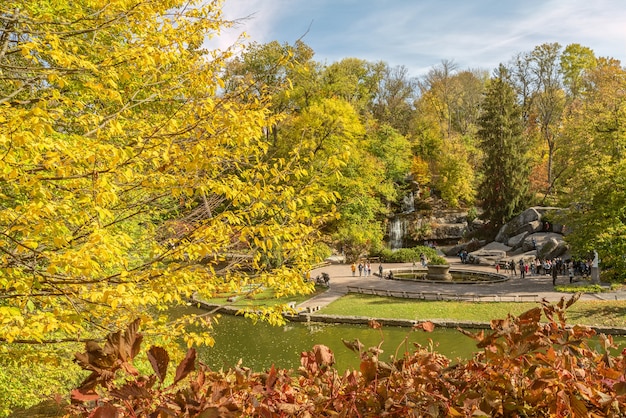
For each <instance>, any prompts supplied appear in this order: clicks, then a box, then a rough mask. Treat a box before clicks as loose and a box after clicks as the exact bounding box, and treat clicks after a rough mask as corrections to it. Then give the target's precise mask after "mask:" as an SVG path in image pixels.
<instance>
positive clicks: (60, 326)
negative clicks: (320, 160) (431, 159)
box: [0, 0, 342, 345]
mask: <svg viewBox="0 0 626 418" xmlns="http://www.w3.org/2000/svg"><path fill="white" fill-rule="evenodd" d="M0 13H2V14H3V15H4V16H13V14H17V16H16V19H15V23H14V24H12V25H11V26H10V27H6V28H4V30H5V31H9V32H10V36H9V37H10V38H11V39H13V41H11V42H9V44H8V49H6V50H3V49H1V48H0V72H1V73H2V74H3V77H2V78H1V80H0V121H1V123H0V155H2V159H1V160H0V201H1V205H0V228H1V230H2V234H1V235H0V246H1V250H2V251H1V252H0V295H1V296H2V299H0V324H2V326H1V327H0V345H1V344H3V343H13V342H15V341H18V340H19V341H22V342H51V341H59V340H64V339H71V338H77V337H78V336H80V338H98V337H100V336H102V335H104V334H107V333H108V331H109V330H111V329H114V328H116V327H119V326H124V325H125V324H126V323H128V322H130V321H132V320H133V319H135V318H136V317H140V318H142V327H144V329H148V330H149V331H152V332H153V333H154V334H158V333H163V334H165V335H167V338H174V337H175V336H176V334H177V333H178V334H179V333H181V332H183V330H184V328H183V327H179V326H178V322H176V323H170V322H168V319H167V318H166V317H165V316H159V315H154V316H152V315H149V314H148V313H147V312H151V313H152V312H159V311H163V310H165V309H167V308H169V307H171V306H176V305H184V304H185V303H186V301H187V298H188V297H189V296H190V295H192V294H193V293H194V292H196V291H199V290H203V289H215V288H217V287H220V286H230V287H231V288H233V289H235V290H236V289H238V288H240V287H241V286H243V285H245V284H246V283H258V284H262V285H267V286H273V287H275V288H276V289H277V292H278V293H279V294H293V293H295V292H307V291H308V290H309V289H308V287H307V285H306V284H305V283H303V282H302V280H301V279H300V275H299V272H300V271H305V270H307V269H308V267H309V266H310V265H311V263H312V262H313V261H314V260H313V254H312V250H311V246H310V245H308V244H309V243H310V241H311V239H312V238H313V237H314V234H315V233H316V227H317V226H318V225H319V224H320V222H321V221H322V220H323V219H325V218H330V217H333V216H334V215H335V214H334V213H332V212H330V213H325V214H324V215H312V213H315V212H312V211H310V210H309V208H310V206H311V205H313V204H314V202H316V201H329V202H333V201H335V200H336V196H334V195H333V194H331V193H328V192H324V191H323V190H322V189H321V188H319V187H317V185H316V184H307V185H305V186H304V187H303V186H302V185H299V186H298V187H297V188H296V187H294V185H295V184H298V183H299V182H298V180H299V179H300V178H301V177H302V176H304V175H306V174H307V172H306V169H303V168H301V167H299V165H298V162H297V161H295V160H293V159H287V158H281V159H272V157H271V156H269V155H267V151H268V149H269V148H270V144H269V143H268V142H267V141H268V139H267V138H266V136H265V135H264V131H263V129H264V127H265V126H268V125H270V126H271V125H272V124H273V123H274V122H275V118H279V117H280V116H277V117H273V116H272V117H270V116H268V115H269V114H270V113H269V111H268V109H267V108H266V106H267V105H266V104H267V103H269V100H266V99H263V98H260V99H261V100H259V101H257V102H256V103H243V102H242V101H241V100H239V94H240V92H238V91H235V92H231V93H228V94H223V93H219V92H221V91H223V87H224V83H223V81H222V80H221V73H222V69H223V67H224V64H225V61H224V60H225V59H227V58H228V57H229V56H230V55H231V53H232V51H229V50H227V51H222V53H209V54H207V53H206V51H204V50H203V49H201V45H202V44H203V42H204V40H205V39H207V38H210V37H212V36H214V35H216V34H217V33H218V32H219V31H220V30H221V29H222V28H224V27H227V26H230V25H231V22H227V21H224V20H223V19H222V17H221V1H209V2H208V3H206V4H203V3H201V2H199V1H191V2H189V1H182V0H163V1H154V2H143V1H139V0H107V1H104V0H92V1H83V0H79V1H70V0H57V1H54V2H50V1H45V0H16V1H13V2H10V4H9V3H5V4H4V5H2V6H0ZM18 68H19V71H18V70H16V69H18ZM329 164H332V165H334V166H340V165H342V157H339V156H334V157H333V158H331V159H329ZM296 196H303V198H302V199H300V198H298V199H296ZM322 216H323V217H324V218H323V217H322ZM173 219H176V220H177V221H178V223H176V225H178V227H172V225H173V224H172V223H170V221H171V220H173ZM250 271H252V274H251V273H250ZM266 318H267V319H269V320H271V321H276V320H277V319H276V318H277V314H276V313H275V312H273V313H268V314H267V315H266ZM187 342H188V343H191V344H198V343H204V344H211V343H212V340H211V338H210V336H207V335H195V334H190V335H188V336H187Z"/></svg>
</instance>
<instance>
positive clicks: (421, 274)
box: [391, 266, 509, 284]
mask: <svg viewBox="0 0 626 418" xmlns="http://www.w3.org/2000/svg"><path fill="white" fill-rule="evenodd" d="M445 267H449V270H448V274H449V275H450V277H449V278H448V277H440V276H435V277H434V278H431V276H429V274H428V271H427V270H426V269H423V268H419V269H411V268H408V269H407V268H405V269H392V270H391V271H392V272H393V280H408V281H414V282H420V283H450V284H479V283H499V282H504V281H506V280H509V277H508V276H505V275H503V274H498V273H489V272H479V271H469V270H462V269H454V268H450V266H445Z"/></svg>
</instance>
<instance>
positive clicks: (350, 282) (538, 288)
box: [298, 257, 626, 309]
mask: <svg viewBox="0 0 626 418" xmlns="http://www.w3.org/2000/svg"><path fill="white" fill-rule="evenodd" d="M447 259H448V261H449V263H450V267H451V269H453V270H469V271H479V272H490V273H495V268H494V267H491V266H483V265H470V264H461V262H460V261H459V259H458V258H457V257H447ZM412 266H413V264H412V263H383V269H384V273H383V274H384V275H385V274H386V272H387V271H388V270H389V269H398V268H411V267H412ZM375 271H376V272H378V264H372V275H371V276H367V277H364V276H361V277H359V275H358V274H359V273H358V271H357V272H356V276H355V277H354V276H352V271H351V269H350V265H349V264H331V265H328V266H325V267H321V268H318V269H315V270H313V271H312V272H311V277H316V276H317V275H318V274H320V273H321V272H326V273H328V274H329V275H330V289H329V290H328V291H326V292H324V293H322V294H320V295H318V296H315V297H313V298H311V299H309V300H307V301H305V302H303V303H301V304H300V305H298V308H302V309H310V308H318V307H319V308H322V307H324V306H326V305H328V304H329V303H331V302H332V301H334V300H336V299H338V298H340V297H342V296H343V295H346V294H347V293H348V287H349V286H350V287H359V288H364V289H370V290H375V291H377V292H379V293H383V292H385V291H387V290H389V291H392V292H403V291H404V292H416V293H417V292H430V293H433V292H435V293H436V292H440V293H442V294H459V295H482V296H485V297H488V296H494V300H498V299H506V300H511V299H513V298H515V297H521V299H524V300H529V299H530V300H531V301H532V300H534V298H531V297H532V296H534V295H536V296H537V297H536V299H537V300H541V299H546V300H548V301H552V302H555V301H558V300H560V299H561V298H562V297H565V298H568V297H570V296H571V294H569V293H559V292H556V291H555V290H554V287H553V286H552V277H551V276H548V275H530V274H529V275H527V276H526V277H525V278H524V279H521V278H520V276H519V273H518V275H517V276H514V275H512V274H511V275H507V274H504V276H508V277H509V279H508V280H505V281H503V282H498V283H473V284H454V283H420V282H415V281H406V280H386V279H381V278H380V277H378V276H377V275H374V272H375ZM578 279H579V280H580V278H578ZM568 282H569V278H568V277H567V276H559V277H558V279H557V284H568ZM575 283H576V281H575ZM582 283H585V284H586V283H587V282H584V281H583V282H582ZM524 296H526V297H527V298H524ZM624 299H626V291H623V290H621V291H612V292H603V293H588V294H583V295H582V296H581V300H624Z"/></svg>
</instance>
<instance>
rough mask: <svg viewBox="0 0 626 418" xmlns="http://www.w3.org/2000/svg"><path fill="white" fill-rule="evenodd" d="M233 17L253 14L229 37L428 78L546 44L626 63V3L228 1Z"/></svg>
mask: <svg viewBox="0 0 626 418" xmlns="http://www.w3.org/2000/svg"><path fill="white" fill-rule="evenodd" d="M224 14H225V17H226V18H228V19H235V18H244V17H250V18H249V19H247V20H245V21H242V26H240V27H239V28H237V29H236V30H230V31H228V32H226V33H225V35H224V36H223V37H221V39H219V41H218V44H219V45H220V46H228V45H231V44H232V43H233V42H234V41H235V39H236V36H237V35H238V34H239V33H241V32H243V31H245V32H247V33H248V35H249V36H250V40H252V41H257V42H261V43H264V42H270V41H272V40H278V41H279V42H289V43H293V42H294V41H295V40H296V39H298V38H299V37H300V36H302V35H303V34H304V33H305V32H306V31H307V29H308V28H309V25H311V24H312V26H311V28H310V31H309V32H308V33H306V36H305V37H304V39H303V40H304V42H306V43H307V44H308V45H309V46H311V48H313V50H314V51H315V53H316V59H317V60H318V61H321V62H328V63H330V62H333V61H338V60H340V59H342V58H345V57H357V58H362V59H366V60H369V61H379V60H382V61H386V62H388V63H389V64H390V65H393V66H395V65H405V66H406V67H408V68H409V69H410V71H411V73H412V74H413V75H421V74H424V73H425V72H426V71H427V70H428V69H429V68H431V67H432V66H434V65H437V64H439V63H440V62H441V61H442V60H444V59H445V60H453V61H454V62H456V63H457V64H458V65H459V66H460V67H461V68H485V69H488V70H492V69H493V68H495V67H496V66H497V65H498V64H499V63H500V62H507V61H508V60H509V59H510V58H511V57H513V56H514V55H515V54H517V53H520V52H526V51H530V50H532V49H533V48H534V47H535V46H537V45H540V44H543V43H551V42H559V43H560V44H561V45H562V46H566V45H568V44H570V43H580V44H582V45H584V46H588V47H589V48H591V49H593V50H594V51H595V52H596V54H597V55H600V56H611V57H614V58H617V59H620V60H622V61H625V60H626V3H624V0H594V1H593V2H591V1H589V0H527V1H525V2H508V1H500V0H471V1H468V0H419V1H417V0H392V1H385V2H383V1H380V0H358V1H357V0H226V2H225V7H224Z"/></svg>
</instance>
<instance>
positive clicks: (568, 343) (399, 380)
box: [72, 297, 626, 417]
mask: <svg viewBox="0 0 626 418" xmlns="http://www.w3.org/2000/svg"><path fill="white" fill-rule="evenodd" d="M576 300H577V297H573V298H571V299H569V300H567V301H566V300H564V299H562V300H561V301H560V302H559V303H557V304H550V303H547V302H545V301H544V302H542V304H541V306H540V307H537V308H534V309H531V310H529V311H528V312H526V313H524V314H522V315H520V316H518V317H512V316H509V317H508V318H505V319H501V320H494V321H492V330H491V331H490V332H484V331H481V332H477V333H471V332H468V331H463V330H461V332H462V333H464V334H465V335H467V336H469V337H471V338H472V339H474V340H475V341H476V342H477V346H478V348H479V349H480V351H478V352H477V353H476V354H475V356H474V357H473V358H472V359H470V360H468V361H466V362H460V363H458V364H451V362H450V360H449V359H447V358H446V357H445V356H442V355H440V354H437V353H436V352H433V351H432V350H430V349H427V348H424V347H422V346H420V345H417V346H416V347H415V351H413V352H408V350H407V352H405V353H404V354H403V355H401V356H397V355H396V356H392V357H391V359H390V361H389V362H385V361H382V360H380V359H379V355H380V353H382V350H381V348H380V347H381V345H382V342H381V344H379V345H378V347H372V348H369V349H365V348H364V346H363V344H361V343H360V342H359V341H358V340H356V341H353V342H349V341H344V344H345V345H346V347H348V348H350V349H351V350H353V351H355V352H356V353H357V354H358V355H359V356H360V358H361V366H360V371H355V370H353V371H346V372H345V373H343V374H339V373H338V371H337V370H336V369H335V368H334V367H333V365H334V356H333V353H332V352H331V351H330V350H329V349H328V347H325V346H322V345H316V346H315V347H314V348H313V350H312V351H310V352H304V353H302V355H301V366H300V368H299V369H298V370H297V373H294V372H293V371H287V370H278V369H275V368H274V367H272V368H271V369H270V370H269V371H267V372H264V373H254V372H251V371H250V370H249V369H246V368H242V367H239V366H238V367H235V368H233V369H230V370H226V371H220V372H213V371H211V370H209V369H208V368H207V367H206V366H205V365H203V364H202V363H199V362H198V366H197V370H195V364H196V361H195V351H193V350H190V351H189V352H188V354H187V356H186V357H185V359H184V360H183V361H182V362H181V364H180V365H179V366H178V368H177V369H176V374H175V377H174V381H173V383H172V384H171V385H169V386H164V385H163V382H164V380H165V375H166V373H167V365H168V363H169V356H168V355H167V353H166V352H165V350H163V349H160V348H157V347H152V348H151V349H150V350H149V354H148V358H149V359H150V364H152V367H153V369H154V374H153V375H150V376H139V375H138V374H137V373H136V371H135V370H134V368H133V367H130V366H129V365H127V362H130V361H132V358H133V357H134V355H135V354H136V351H135V350H134V347H136V345H135V343H136V342H137V341H140V337H139V335H138V334H137V333H136V329H135V326H134V325H131V327H129V330H127V331H126V333H124V334H123V337H124V338H122V335H121V334H120V335H118V336H117V337H114V338H110V339H109V341H107V345H105V347H104V348H102V349H101V350H98V349H96V347H94V346H93V344H90V345H88V346H87V347H86V352H85V353H79V354H77V355H76V358H77V361H78V362H79V363H80V364H81V365H82V366H83V367H84V368H85V369H86V370H90V371H91V372H92V374H91V375H90V377H89V378H87V379H86V380H85V382H83V385H81V387H80V388H78V389H77V390H76V391H74V394H73V400H74V405H73V407H72V411H73V412H74V413H81V414H83V415H84V416H93V417H95V416H99V417H114V416H146V417H167V416H189V417H231V416H262V417H291V416H293V417H331V416H332V417H344V416H360V417H379V416H388V417H439V416H459V417H469V416H480V415H483V416H496V417H525V416H533V417H544V416H545V417H547V416H555V417H560V416H571V417H589V416H594V417H609V416H623V414H624V412H626V398H625V396H626V379H625V377H624V376H625V371H626V362H625V358H624V354H626V353H625V352H622V353H620V354H619V355H616V356H615V355H613V354H611V352H610V351H609V349H610V348H614V346H613V342H612V339H611V338H610V337H607V336H603V335H600V336H598V337H597V338H598V340H599V342H600V347H601V348H600V351H596V350H594V349H592V348H591V347H590V345H589V339H590V338H591V337H595V333H594V331H593V330H591V329H589V328H585V327H581V326H573V327H568V326H567V325H566V320H565V319H566V318H565V312H566V309H567V308H568V307H569V306H571V304H573V303H574V302H575V301H576ZM542 320H543V322H542ZM370 326H371V327H372V328H374V329H380V324H379V323H377V322H372V323H371V324H370ZM417 329H422V330H424V331H432V329H433V325H432V323H428V322H425V323H423V324H418V325H417V326H416V327H414V329H413V330H417ZM413 330H412V331H413ZM111 341H114V342H117V343H116V344H110V345H109V342H111ZM130 347H133V349H130ZM625 351H626V350H625ZM116 371H119V372H124V373H126V375H125V383H124V384H122V385H116V384H114V383H113V380H112V376H114V375H115V373H116ZM95 385H99V386H100V388H101V390H100V391H98V392H96V391H95V390H94V388H95Z"/></svg>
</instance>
